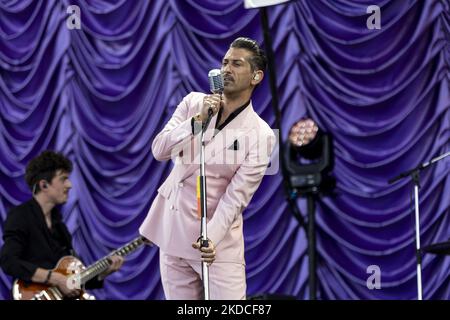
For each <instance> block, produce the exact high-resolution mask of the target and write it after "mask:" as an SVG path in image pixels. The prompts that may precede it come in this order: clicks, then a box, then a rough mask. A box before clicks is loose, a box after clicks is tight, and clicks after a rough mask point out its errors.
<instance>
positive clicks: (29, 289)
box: [12, 256, 95, 300]
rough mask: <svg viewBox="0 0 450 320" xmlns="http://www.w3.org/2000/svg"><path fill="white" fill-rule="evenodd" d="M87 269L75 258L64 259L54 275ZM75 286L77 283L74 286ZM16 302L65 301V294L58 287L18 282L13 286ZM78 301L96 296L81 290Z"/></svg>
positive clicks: (74, 272)
mask: <svg viewBox="0 0 450 320" xmlns="http://www.w3.org/2000/svg"><path fill="white" fill-rule="evenodd" d="M83 269H85V267H84V265H83V263H81V261H80V260H78V259H77V258H75V257H73V256H66V257H62V258H61V259H60V260H59V261H58V263H57V265H56V267H55V268H54V269H53V270H52V271H53V272H54V273H60V274H63V275H65V276H69V275H74V274H78V273H80V272H81V271H82V270H83ZM73 285H74V286H75V283H74V284H73ZM12 291H13V292H12V293H13V299H14V300H63V299H64V297H63V294H62V293H61V291H60V290H59V289H58V288H57V287H51V286H48V285H45V284H42V283H30V282H25V281H23V280H16V281H14V284H13V289H12ZM75 299H77V300H93V299H95V298H94V296H92V295H90V294H88V293H87V292H85V291H84V290H81V294H80V296H79V297H77V298H75Z"/></svg>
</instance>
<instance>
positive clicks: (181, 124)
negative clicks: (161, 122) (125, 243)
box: [139, 92, 275, 264]
mask: <svg viewBox="0 0 450 320" xmlns="http://www.w3.org/2000/svg"><path fill="white" fill-rule="evenodd" d="M203 97H204V94H203V93H198V92H194V93H191V94H189V95H187V96H186V97H185V98H184V99H183V101H182V102H181V103H180V104H179V105H178V107H177V109H176V110H175V112H174V114H173V116H172V118H171V119H170V120H169V122H168V123H167V124H166V126H165V127H164V129H163V130H162V131H161V132H160V133H159V134H158V135H157V136H156V137H155V139H154V141H153V144H152V152H153V155H154V157H155V159H157V160H160V161H161V160H169V159H174V160H175V165H174V167H173V169H172V171H171V173H170V175H169V176H168V177H167V179H166V180H165V182H164V183H163V184H162V185H161V187H160V188H159V189H158V194H157V196H156V198H155V199H154V201H153V203H152V205H151V207H150V210H149V212H148V215H147V217H146V219H145V220H144V222H143V223H142V225H141V227H140V229H139V232H140V234H141V235H143V236H144V237H146V238H147V239H149V240H150V241H152V242H153V243H155V244H156V245H158V246H159V247H160V248H161V249H162V250H163V251H164V252H165V253H167V254H169V255H172V256H177V257H181V258H185V259H194V260H200V253H199V251H198V250H195V249H193V248H192V246H191V245H192V243H193V242H195V241H196V240H197V238H198V237H199V235H200V220H199V218H198V213H197V186H196V183H197V176H199V173H200V169H199V166H200V165H199V159H198V158H199V157H198V150H199V137H200V134H197V135H195V136H194V135H193V134H192V125H191V118H192V116H194V115H195V114H196V113H198V112H200V110H201V107H202V103H203ZM216 120H217V115H215V116H214V117H213V118H212V120H211V122H210V124H209V126H208V129H207V131H206V133H205V143H206V146H205V159H206V160H205V161H206V165H205V171H206V180H207V221H208V223H207V232H208V238H209V239H211V240H212V241H213V243H214V245H215V246H216V262H219V261H220V262H236V263H244V264H245V260H244V239H243V229H242V224H243V219H242V212H243V210H244V209H245V208H246V207H247V205H248V204H249V202H250V200H251V198H252V196H253V194H254V193H255V191H256V189H257V188H258V186H259V184H260V183H261V180H262V178H263V176H264V173H265V171H266V169H267V166H268V164H269V161H270V154H271V153H272V150H273V147H274V145H275V135H274V133H273V130H272V129H271V128H270V127H269V126H268V125H267V123H266V122H265V121H264V120H262V119H261V118H260V117H259V116H258V115H257V114H256V112H255V111H254V110H253V107H252V104H251V103H250V105H249V106H247V107H246V108H245V109H244V110H243V111H242V112H241V113H239V115H238V116H237V117H236V118H234V119H233V120H232V121H231V122H230V123H228V124H227V125H226V126H225V128H223V129H222V130H221V131H220V132H219V133H217V134H216V136H215V137H214V136H213V135H214V128H215V126H216ZM236 141H237V142H236ZM236 145H237V146H238V147H237V150H235V149H236V147H235V146H236Z"/></svg>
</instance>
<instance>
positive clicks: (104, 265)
mask: <svg viewBox="0 0 450 320" xmlns="http://www.w3.org/2000/svg"><path fill="white" fill-rule="evenodd" d="M144 243H146V239H145V238H143V237H141V236H139V237H137V238H136V239H134V240H133V241H131V242H129V243H128V244H126V245H124V246H122V247H120V248H119V249H117V250H114V251H113V252H111V253H110V254H109V255H107V256H105V257H103V258H102V259H100V260H98V261H97V262H95V263H93V264H91V265H90V266H89V267H87V268H86V269H85V270H83V271H82V272H81V273H80V275H79V277H80V284H81V285H84V284H85V283H86V282H87V281H89V280H91V279H92V278H95V277H96V276H97V275H99V274H101V273H102V272H104V271H106V270H107V269H108V268H109V266H110V265H111V262H112V261H111V258H110V257H111V256H114V255H117V256H121V257H124V256H126V255H129V254H130V253H132V252H134V251H135V250H136V249H138V248H139V247H140V246H141V245H143V244H144Z"/></svg>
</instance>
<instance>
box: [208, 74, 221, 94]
mask: <svg viewBox="0 0 450 320" xmlns="http://www.w3.org/2000/svg"><path fill="white" fill-rule="evenodd" d="M208 79H209V88H210V89H211V92H212V93H219V94H221V93H222V92H223V77H222V71H220V69H212V70H211V71H209V72H208Z"/></svg>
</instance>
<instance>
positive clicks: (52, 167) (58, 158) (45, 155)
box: [25, 151, 72, 194]
mask: <svg viewBox="0 0 450 320" xmlns="http://www.w3.org/2000/svg"><path fill="white" fill-rule="evenodd" d="M58 170H62V171H63V172H67V173H70V172H72V162H71V161H70V160H69V159H67V158H66V157H65V156H64V155H62V154H61V153H58V152H54V151H44V152H42V153H41V154H40V155H39V156H37V157H36V158H34V159H32V160H31V161H30V162H29V163H28V165H27V168H26V171H25V181H26V182H27V184H28V187H29V188H30V190H31V191H32V192H33V193H34V194H36V193H38V192H39V191H40V187H39V183H38V182H39V181H40V180H45V181H47V182H49V183H50V182H51V181H52V179H53V178H54V177H55V176H56V172H57V171H58Z"/></svg>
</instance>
